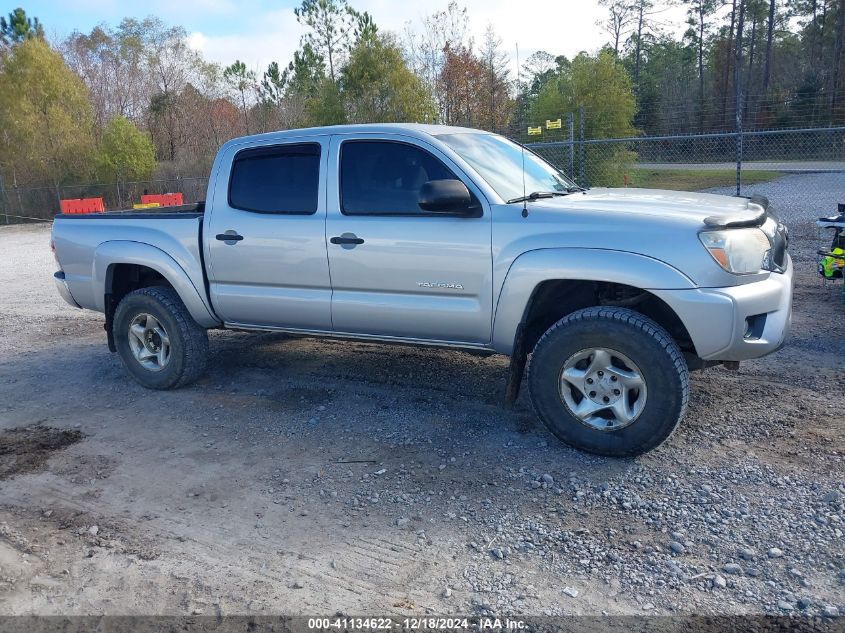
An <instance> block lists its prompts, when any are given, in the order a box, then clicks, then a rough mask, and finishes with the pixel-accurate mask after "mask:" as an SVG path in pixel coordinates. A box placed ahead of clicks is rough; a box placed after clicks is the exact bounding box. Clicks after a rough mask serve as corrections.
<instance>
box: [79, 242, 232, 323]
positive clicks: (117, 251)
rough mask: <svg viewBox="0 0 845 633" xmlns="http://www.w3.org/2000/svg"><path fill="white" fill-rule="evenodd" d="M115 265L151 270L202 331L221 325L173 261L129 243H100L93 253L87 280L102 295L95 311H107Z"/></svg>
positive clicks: (97, 296) (145, 246)
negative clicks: (129, 265)
mask: <svg viewBox="0 0 845 633" xmlns="http://www.w3.org/2000/svg"><path fill="white" fill-rule="evenodd" d="M116 264H136V265H139V266H146V267H147V268H152V269H153V270H155V271H156V272H158V273H159V274H160V275H161V276H162V277H164V278H165V279H166V280H167V281H168V283H170V285H171V286H173V289H174V290H176V293H177V294H178V295H179V298H180V299H181V300H182V303H184V304H185V307H186V308H187V309H188V312H190V314H191V316H192V317H193V319H194V321H196V322H197V323H198V324H199V325H201V326H202V327H205V328H210V327H217V326H219V325H220V324H221V321H220V320H219V319H218V318H217V316H216V315H215V314H214V312H213V311H212V310H211V307H210V306H209V305H208V304H207V302H206V300H205V298H204V297H203V294H202V293H200V291H199V290H198V289H197V288H196V286H195V285H194V284H193V282H192V281H191V279H190V278H189V277H188V274H187V273H186V272H185V270H184V269H183V268H182V267H181V266H180V265H179V263H178V262H177V261H176V260H175V259H173V258H172V257H171V256H170V255H168V254H167V253H166V252H165V251H163V250H161V249H160V248H157V247H155V246H152V245H151V244H146V243H144V242H133V241H129V240H112V241H108V242H103V243H102V244H100V245H99V246H98V247H97V249H96V250H95V251H94V263H93V270H92V274H91V279H92V282H93V284H94V288H100V289H102V290H103V292H102V294H97V293H95V294H94V299H95V300H96V301H97V310H99V311H101V312H106V311H107V310H106V295H107V294H109V291H110V289H111V282H112V279H111V276H112V273H113V270H114V265H116ZM203 293H204V289H203Z"/></svg>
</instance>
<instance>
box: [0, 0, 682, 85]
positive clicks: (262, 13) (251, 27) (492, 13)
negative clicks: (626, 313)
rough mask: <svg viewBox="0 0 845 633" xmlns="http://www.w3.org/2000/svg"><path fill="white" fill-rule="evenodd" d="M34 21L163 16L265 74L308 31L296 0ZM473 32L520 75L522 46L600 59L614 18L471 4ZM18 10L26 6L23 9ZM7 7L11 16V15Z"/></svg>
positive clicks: (51, 0) (391, 13)
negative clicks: (489, 35) (603, 24)
mask: <svg viewBox="0 0 845 633" xmlns="http://www.w3.org/2000/svg"><path fill="white" fill-rule="evenodd" d="M18 1H19V4H21V5H22V6H24V8H25V9H26V10H27V13H28V14H30V15H34V16H37V17H38V18H40V19H41V21H42V22H43V23H44V26H45V29H46V31H47V34H48V36H49V37H50V38H51V39H52V38H62V37H64V36H66V35H68V34H69V33H70V32H72V31H74V30H80V31H90V29H91V28H92V27H93V26H95V25H96V24H98V23H100V22H106V23H109V24H116V23H117V22H119V21H120V20H121V19H122V18H124V17H127V16H131V17H137V18H143V17H146V16H147V15H155V16H158V17H159V18H161V19H162V20H164V21H165V22H166V23H168V24H171V25H181V26H183V27H185V29H186V30H187V31H188V33H189V40H190V43H191V45H192V46H193V47H195V48H197V49H198V50H200V51H201V52H202V53H203V55H204V56H205V57H206V58H207V59H209V60H213V61H216V62H220V63H221V64H224V65H228V64H230V63H232V62H233V61H234V60H235V59H240V60H241V61H243V62H244V63H246V64H247V66H249V67H251V68H254V69H256V70H259V71H261V70H263V69H264V68H266V66H267V64H268V63H269V62H271V61H278V62H280V63H281V64H287V62H288V61H289V60H290V59H291V58H292V57H293V52H294V51H295V50H296V48H297V47H298V45H299V40H300V37H301V35H302V32H303V31H302V28H301V27H300V26H299V25H298V24H297V22H296V16H294V14H293V7H295V6H298V5H299V2H295V1H293V0H146V1H145V2H121V1H120V0H58V1H57V0H29V1H27V0H18ZM350 4H352V6H354V7H355V8H356V9H358V10H360V11H369V12H370V13H371V14H372V16H373V18H374V19H375V22H376V24H377V25H378V26H379V28H380V29H382V30H389V31H394V32H396V33H400V32H401V31H402V30H403V29H404V26H405V24H406V23H407V22H411V23H412V24H415V25H419V23H420V20H421V19H422V18H423V17H424V16H426V15H429V14H431V13H433V12H435V11H439V10H443V9H445V8H446V6H447V4H448V0H412V1H411V2H408V1H406V0H400V1H396V0H351V2H350ZM459 4H460V5H462V6H466V7H467V9H468V11H469V17H470V24H469V27H470V32H471V33H472V35H473V36H474V37H475V40H476V42H479V43H480V42H481V39H482V37H483V34H484V31H485V29H486V28H487V25H488V24H492V25H493V28H494V29H495V30H496V32H497V33H498V34H499V36H500V37H501V38H502V42H503V45H504V48H505V49H506V51H507V53H508V54H509V55H510V56H511V58H512V64H513V65H514V69H515V55H516V46H517V45H519V56H520V61H524V60H525V58H527V57H528V55H530V54H531V53H533V52H534V51H537V50H545V51H548V52H550V53H552V54H555V55H558V54H564V55H566V56H568V57H571V56H573V55H575V54H577V53H578V52H579V51H582V50H586V51H590V52H594V51H596V50H597V49H598V48H600V47H601V46H602V44H603V43H604V42H606V41H607V40H608V36H607V34H606V33H605V32H603V31H602V29H601V28H600V27H598V26H596V21H597V20H600V19H603V18H604V16H605V14H606V12H605V10H604V9H603V8H602V7H600V6H599V4H598V0H464V1H463V2H460V1H459ZM14 6H18V5H17V4H16V5H14ZM11 9H12V5H7V8H6V9H5V10H3V13H8V12H9V11H10V10H11ZM661 19H662V20H663V21H665V22H667V23H669V24H673V25H674V26H672V27H671V28H670V30H672V31H674V32H681V31H683V21H684V12H683V9H682V8H679V7H674V8H670V9H668V10H667V11H665V12H664V13H662V14H661Z"/></svg>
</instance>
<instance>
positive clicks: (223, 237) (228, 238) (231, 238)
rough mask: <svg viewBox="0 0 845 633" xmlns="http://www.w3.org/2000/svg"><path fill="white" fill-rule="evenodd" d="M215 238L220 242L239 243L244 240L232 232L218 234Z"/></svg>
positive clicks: (241, 236)
mask: <svg viewBox="0 0 845 633" xmlns="http://www.w3.org/2000/svg"><path fill="white" fill-rule="evenodd" d="M216 237H217V239H218V240H220V241H221V242H240V241H241V240H242V239H244V236H243V235H238V234H237V233H235V232H234V231H233V232H232V233H218V234H217V236H216Z"/></svg>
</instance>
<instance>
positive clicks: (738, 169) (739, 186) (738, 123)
mask: <svg viewBox="0 0 845 633" xmlns="http://www.w3.org/2000/svg"><path fill="white" fill-rule="evenodd" d="M737 103H739V98H737ZM737 112H739V109H738V106H737ZM741 192H742V114H741V113H738V114H737V115H736V195H737V196H739V195H740V193H741Z"/></svg>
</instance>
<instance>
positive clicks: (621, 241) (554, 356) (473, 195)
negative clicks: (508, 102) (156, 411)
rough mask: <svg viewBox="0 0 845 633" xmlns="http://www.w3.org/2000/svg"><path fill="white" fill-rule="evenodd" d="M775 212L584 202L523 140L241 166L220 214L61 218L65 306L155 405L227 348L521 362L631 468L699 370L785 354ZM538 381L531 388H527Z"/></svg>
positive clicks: (541, 391)
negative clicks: (293, 343)
mask: <svg viewBox="0 0 845 633" xmlns="http://www.w3.org/2000/svg"><path fill="white" fill-rule="evenodd" d="M768 207H769V204H768V201H767V200H765V199H763V198H751V199H748V198H740V197H728V196H718V195H710V194H702V193H685V192H670V191H657V190H648V189H604V188H596V189H589V190H585V189H583V188H581V187H578V186H577V185H576V184H575V183H574V182H572V181H570V180H569V179H568V178H567V177H566V176H565V175H564V174H563V173H561V172H560V171H559V170H558V169H556V168H555V167H554V166H552V165H551V164H549V163H548V162H546V161H544V160H543V159H542V158H541V157H539V156H538V155H536V154H534V153H533V152H531V151H530V150H528V149H527V148H524V147H522V146H520V145H518V144H516V143H514V142H512V141H510V140H508V139H506V138H504V137H502V136H499V135H496V134H491V133H487V132H482V131H478V130H472V129H466V128H456V127H445V126H431V125H412V124H407V125H406V124H394V125H375V124H374V125H354V126H338V127H323V128H315V129H301V130H289V131H283V132H276V133H270V134H262V135H258V136H250V137H245V138H238V139H234V140H231V141H229V142H227V143H226V144H225V145H223V146H222V147H221V149H220V151H219V153H218V154H217V157H216V159H215V161H214V164H213V166H212V169H211V174H210V177H209V182H208V191H207V195H206V198H205V201H204V203H200V204H198V205H193V206H185V207H179V208H175V209H173V210H170V211H168V212H163V211H164V210H156V209H151V210H146V211H144V212H141V213H139V212H136V211H123V212H109V213H98V214H91V215H59V216H57V218H56V220H55V222H54V223H53V233H52V244H53V249H54V252H55V255H56V259H57V262H58V265H59V268H60V270H59V271H58V272H57V273H56V274H55V281H56V285H57V286H58V290H59V293H60V294H61V295H62V297H64V299H65V300H66V301H67V302H68V303H70V304H71V305H74V306H77V307H80V308H87V309H90V310H97V311H99V312H102V313H104V314H105V330H106V335H107V339H108V345H109V348H110V349H111V351H112V352H117V353H118V354H119V355H120V358H121V360H122V362H123V365H124V366H125V368H126V370H127V371H128V373H129V374H130V375H131V376H132V377H133V378H134V379H135V380H137V381H138V382H139V383H141V384H142V385H143V386H144V387H148V388H150V389H171V388H175V387H181V386H183V385H187V384H189V383H191V382H193V381H195V380H196V379H197V378H199V377H200V376H201V375H202V373H203V371H204V369H205V367H206V362H207V360H206V359H207V356H208V337H207V330H209V329H212V328H231V329H237V330H270V331H279V332H288V333H292V334H296V335H305V336H329V337H339V338H352V339H362V340H369V341H378V342H396V343H405V344H408V343H410V344H416V345H433V346H447V347H454V348H462V349H466V350H474V351H476V352H482V353H498V354H504V355H506V356H509V357H510V366H509V371H508V378H507V385H506V387H505V394H504V400H505V402H506V403H513V401H514V400H515V399H516V397H517V395H518V393H519V389H520V384H521V382H522V380H523V376H524V375H525V377H526V380H527V386H528V390H529V392H530V399H531V402H532V403H533V406H534V409H535V410H536V413H537V415H538V416H539V418H540V419H541V420H542V421H543V423H544V424H545V425H546V426H547V427H548V428H549V430H550V431H551V432H552V433H554V434H555V435H556V436H557V437H558V438H560V439H561V440H563V441H564V442H566V443H568V444H570V445H572V446H574V447H577V448H579V449H581V450H584V451H588V452H592V453H597V454H602V455H612V456H630V455H636V454H639V453H642V452H645V451H648V450H650V449H652V448H654V447H656V446H658V445H659V444H660V443H661V442H663V441H664V440H666V439H667V438H668V437H669V436H670V435H671V433H672V431H673V430H674V429H675V428H676V426H677V425H678V423H679V422H680V421H681V419H682V418H683V416H684V412H685V410H686V407H687V400H688V397H689V371H690V370H694V369H701V368H704V367H707V366H710V365H714V364H720V363H721V364H725V365H727V366H729V367H736V366H737V364H738V362H739V361H743V360H747V359H752V358H758V357H760V356H763V355H765V354H769V353H771V352H773V351H775V350H776V349H778V348H779V347H780V346H781V345H782V344H783V342H784V338H785V337H786V335H787V331H788V329H789V324H790V318H791V299H792V263H791V260H790V257H789V254H788V253H787V241H788V238H787V230H786V228H785V227H784V226H783V225H782V224H780V223H779V222H778V220H777V219H776V218H775V217H774V215H773V214H772V213H770V210H769V208H768ZM526 366H527V369H526Z"/></svg>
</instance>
